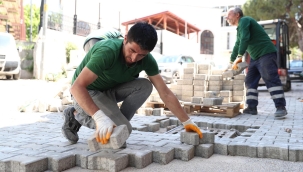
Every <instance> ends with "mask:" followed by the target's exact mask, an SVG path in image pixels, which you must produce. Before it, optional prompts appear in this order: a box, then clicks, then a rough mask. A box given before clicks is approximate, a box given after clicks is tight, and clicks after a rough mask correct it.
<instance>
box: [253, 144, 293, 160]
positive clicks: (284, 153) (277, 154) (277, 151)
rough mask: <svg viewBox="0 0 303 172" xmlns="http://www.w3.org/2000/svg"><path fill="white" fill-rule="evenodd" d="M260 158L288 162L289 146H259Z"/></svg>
mask: <svg viewBox="0 0 303 172" xmlns="http://www.w3.org/2000/svg"><path fill="white" fill-rule="evenodd" d="M257 151H258V157H259V158H272V159H281V160H284V161H288V145H287V144H282V145H274V144H262V143H260V144H259V145H258V150H257Z"/></svg>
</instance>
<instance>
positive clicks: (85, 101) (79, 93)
mask: <svg viewBox="0 0 303 172" xmlns="http://www.w3.org/2000/svg"><path fill="white" fill-rule="evenodd" d="M70 92H71V94H72V95H73V97H74V98H75V99H76V101H77V103H78V104H79V105H80V107H81V108H82V109H83V110H84V111H85V112H86V113H87V114H88V115H90V116H93V115H94V114H95V113H96V112H97V111H98V110H99V108H98V106H97V105H96V104H95V103H94V101H93V99H92V98H91V97H90V95H89V94H88V91H87V89H86V88H84V87H80V86H75V85H73V86H72V87H71V89H70Z"/></svg>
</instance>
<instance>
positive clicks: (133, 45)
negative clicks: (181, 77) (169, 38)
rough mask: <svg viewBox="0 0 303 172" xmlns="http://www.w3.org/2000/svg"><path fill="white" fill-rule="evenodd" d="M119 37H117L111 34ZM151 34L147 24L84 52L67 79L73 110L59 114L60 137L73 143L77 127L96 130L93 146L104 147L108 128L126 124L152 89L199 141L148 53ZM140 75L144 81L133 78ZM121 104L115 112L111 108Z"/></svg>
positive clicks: (153, 35) (154, 36)
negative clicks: (62, 136)
mask: <svg viewBox="0 0 303 172" xmlns="http://www.w3.org/2000/svg"><path fill="white" fill-rule="evenodd" d="M117 35H119V34H117ZM157 40H158V38H157V32H156V30H155V29H154V27H153V26H152V25H150V24H148V23H142V22H139V23H136V24H135V25H133V26H132V27H131V28H130V30H129V31H128V33H127V35H125V36H124V39H115V38H112V37H111V39H105V40H101V41H98V42H97V43H95V44H94V45H93V46H92V48H89V51H88V53H87V54H86V56H85V58H84V59H83V61H82V62H81V64H80V65H79V66H78V68H77V69H76V71H75V74H74V76H73V79H72V86H71V89H70V92H71V94H72V96H73V99H74V106H73V107H69V108H67V109H65V110H64V113H63V116H64V123H63V126H62V133H63V135H64V136H65V137H66V138H67V140H69V141H70V142H71V143H77V141H78V139H79V136H78V134H77V132H78V131H79V129H80V127H81V126H82V125H84V126H86V127H88V128H91V129H96V132H95V136H96V140H97V141H98V142H101V143H102V144H106V143H107V142H108V141H109V138H110V136H111V133H112V131H113V128H114V127H115V126H118V125H123V124H125V125H126V126H127V127H128V132H129V133H131V131H132V126H131V124H130V122H129V121H130V120H131V119H132V117H133V116H134V114H135V113H136V111H137V109H138V108H140V107H141V106H142V104H143V103H144V102H145V101H146V99H147V98H148V97H149V96H150V94H151V92H152V89H153V85H154V86H155V88H156V89H157V91H158V93H159V95H160V97H161V99H162V100H163V102H164V103H165V105H166V106H167V107H168V108H169V109H170V110H171V111H172V113H173V114H175V115H176V116H177V117H178V119H179V120H180V121H181V122H182V124H183V125H184V128H185V129H186V131H193V132H196V133H198V134H199V136H200V138H202V132H201V130H200V129H199V128H198V126H197V125H196V124H195V123H194V122H193V121H192V120H191V119H190V118H189V116H188V115H187V114H186V113H185V111H184V110H183V109H182V107H181V105H180V103H179V101H178V99H177V98H176V96H175V95H174V94H173V93H172V92H171V90H170V89H169V88H168V87H167V85H166V84H165V83H164V81H163V79H162V77H161V76H160V74H159V68H158V65H157V62H156V61H155V59H154V58H153V56H152V55H151V54H150V52H151V51H152V50H153V49H154V47H155V45H156V43H157ZM142 70H145V72H146V73H147V75H148V77H149V80H150V81H149V80H148V79H146V78H138V75H139V73H140V72H141V71H142ZM118 102H123V103H122V105H121V107H120V108H119V107H118V105H117V103H118Z"/></svg>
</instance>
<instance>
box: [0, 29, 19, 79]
mask: <svg viewBox="0 0 303 172" xmlns="http://www.w3.org/2000/svg"><path fill="white" fill-rule="evenodd" d="M0 40H1V41H0V75H2V76H6V79H11V78H12V77H13V78H14V79H15V80H17V79H19V78H20V73H21V67H20V56H19V52H18V49H17V46H16V41H15V39H14V37H13V36H12V35H11V34H9V33H6V32H0Z"/></svg>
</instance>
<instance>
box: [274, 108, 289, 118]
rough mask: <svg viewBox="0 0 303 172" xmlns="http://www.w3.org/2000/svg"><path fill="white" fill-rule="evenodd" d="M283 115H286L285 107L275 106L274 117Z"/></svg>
mask: <svg viewBox="0 0 303 172" xmlns="http://www.w3.org/2000/svg"><path fill="white" fill-rule="evenodd" d="M285 115H287V111H286V108H285V107H284V106H279V107H277V110H276V112H275V117H276V118H281V117H284V116H285Z"/></svg>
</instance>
